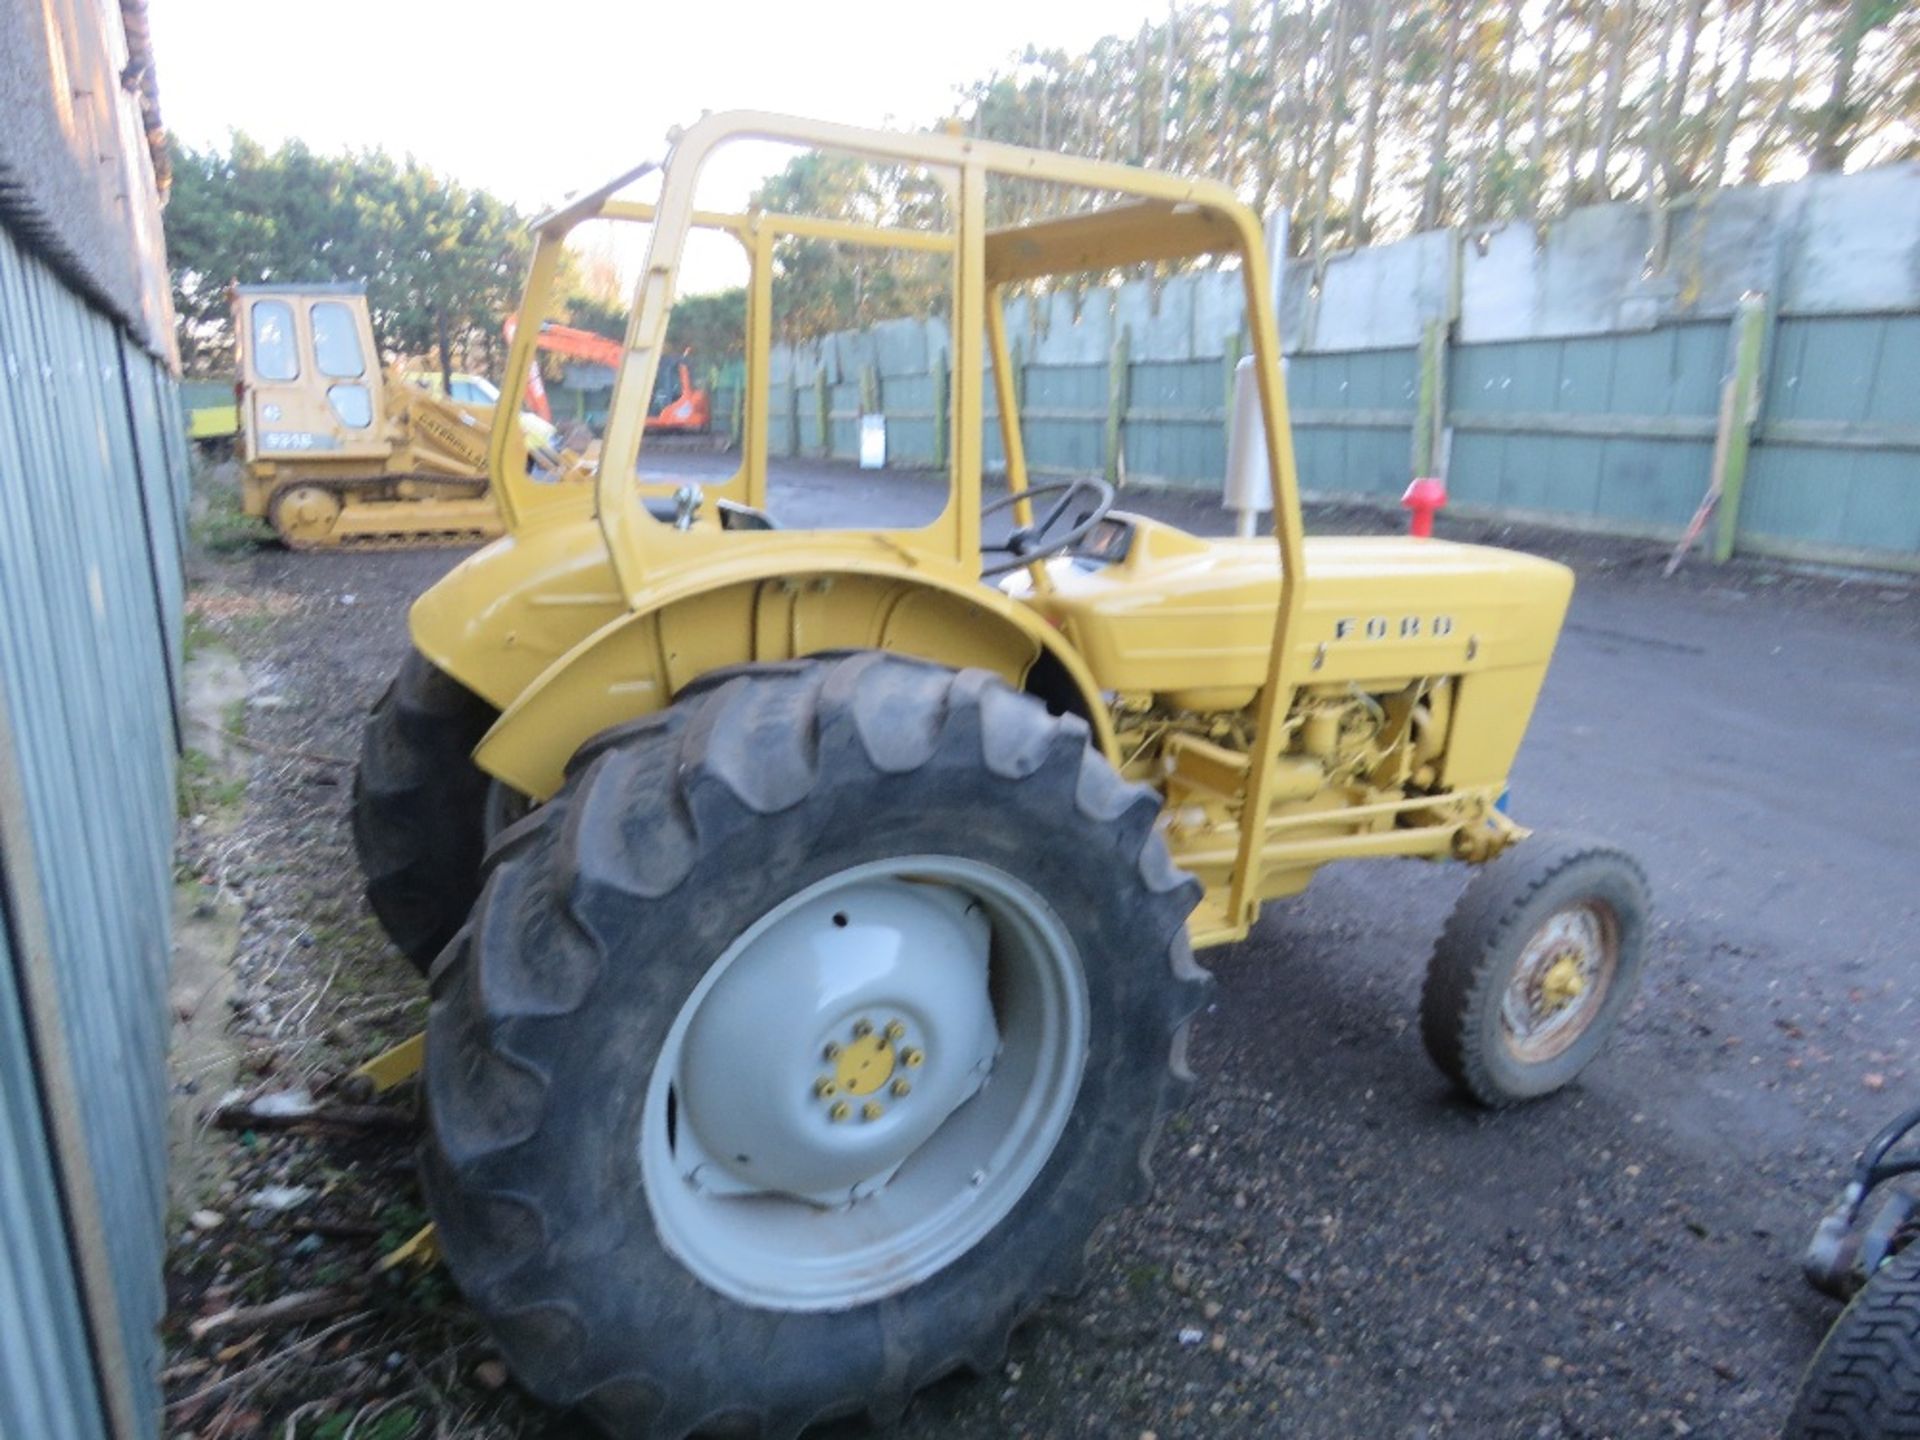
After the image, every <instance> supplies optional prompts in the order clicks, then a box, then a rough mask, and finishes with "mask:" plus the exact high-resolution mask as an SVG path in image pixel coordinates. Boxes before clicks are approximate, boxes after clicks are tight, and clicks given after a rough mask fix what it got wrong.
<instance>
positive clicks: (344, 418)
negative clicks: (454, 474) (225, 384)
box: [233, 284, 389, 462]
mask: <svg viewBox="0 0 1920 1440" xmlns="http://www.w3.org/2000/svg"><path fill="white" fill-rule="evenodd" d="M233 310H234V334H235V336H236V337H237V348H238V352H239V354H238V372H239V396H238V401H239V419H240V436H241V458H242V459H243V460H245V461H248V462H253V461H256V460H274V459H289V458H294V457H300V456H324V457H326V458H328V459H338V460H342V461H346V460H352V459H355V458H359V457H365V458H367V459H369V460H374V459H379V458H382V457H384V456H385V454H386V453H387V450H388V448H389V447H388V440H387V436H386V433H385V427H384V420H385V413H386V407H385V403H384V396H383V393H382V392H383V387H384V383H385V381H384V378H383V376H382V374H381V370H380V362H379V351H378V349H377V348H376V347H375V345H374V339H373V324H372V321H371V320H370V318H369V316H368V312H367V296H366V291H365V290H364V289H363V288H362V287H360V286H358V285H344V284H343V285H237V286H235V287H234V296H233Z"/></svg>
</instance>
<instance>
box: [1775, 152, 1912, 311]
mask: <svg viewBox="0 0 1920 1440" xmlns="http://www.w3.org/2000/svg"><path fill="white" fill-rule="evenodd" d="M1792 188H1793V189H1795V190H1799V191H1803V192H1804V194H1805V214H1804V216H1803V217H1802V220H1801V223H1800V224H1799V226H1798V227H1797V229H1796V232H1795V236H1794V239H1795V244H1794V247H1793V252H1792V261H1791V263H1790V265H1789V266H1788V268H1787V273H1786V277H1785V284H1784V286H1783V287H1782V290H1783V293H1782V294H1781V296H1780V308H1781V309H1782V310H1783V311H1785V312H1786V313H1788V314H1795V315H1834V314H1845V313H1847V312H1850V311H1852V312H1858V311H1874V312H1884V311H1889V310H1913V309H1916V308H1920V161H1909V162H1907V163H1906V164H1902V165H1883V166H1878V167H1876V168H1875V169H1872V170H1863V171H1861V172H1860V173H1858V174H1855V175H1817V176H1815V177H1813V178H1812V179H1810V180H1805V181H1802V182H1801V183H1800V184H1799V185H1796V186H1794V187H1792Z"/></svg>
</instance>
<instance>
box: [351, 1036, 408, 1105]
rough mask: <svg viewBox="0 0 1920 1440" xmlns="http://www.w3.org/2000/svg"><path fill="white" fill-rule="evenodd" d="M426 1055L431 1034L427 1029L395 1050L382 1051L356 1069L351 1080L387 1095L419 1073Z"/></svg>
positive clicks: (403, 1042)
mask: <svg viewBox="0 0 1920 1440" xmlns="http://www.w3.org/2000/svg"><path fill="white" fill-rule="evenodd" d="M426 1055H427V1034H426V1031H424V1030H423V1031H421V1032H420V1033H419V1034H418V1035H410V1036H408V1037H407V1038H406V1039H405V1040H402V1041H401V1042H400V1043H399V1044H398V1045H395V1046H394V1047H393V1048H392V1049H391V1050H383V1051H381V1052H380V1053H379V1054H378V1055H376V1056H374V1057H373V1059H371V1060H369V1061H367V1063H366V1064H364V1065H362V1066H360V1067H359V1068H358V1069H356V1070H355V1071H354V1072H353V1073H352V1074H351V1075H349V1076H348V1077H347V1080H348V1081H349V1083H352V1082H359V1083H360V1084H361V1085H362V1086H367V1087H371V1088H372V1091H373V1093H374V1094H375V1095H383V1094H385V1093H386V1092H387V1091H389V1090H391V1089H393V1088H394V1087H395V1086H398V1085H404V1084H406V1082H407V1081H409V1080H411V1079H413V1077H414V1076H416V1075H418V1074H419V1073H420V1067H421V1065H422V1064H423V1063H424V1062H425V1060H426Z"/></svg>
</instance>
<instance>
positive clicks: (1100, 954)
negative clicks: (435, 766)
mask: <svg viewBox="0 0 1920 1440" xmlns="http://www.w3.org/2000/svg"><path fill="white" fill-rule="evenodd" d="M1158 808H1159V807H1158V801H1157V797H1156V796H1155V795H1154V794H1153V793H1152V792H1151V791H1149V790H1147V789H1146V788H1144V787H1141V786H1135V785H1130V784H1127V783H1126V782H1124V781H1123V780H1121V779H1120V777H1119V776H1118V775H1117V774H1116V773H1115V772H1114V770H1113V769H1112V768H1111V767H1110V766H1109V765H1108V764H1107V762H1106V761H1105V759H1103V758H1102V757H1101V756H1100V755H1099V754H1098V752H1097V751H1095V750H1094V749H1092V747H1091V746H1090V745H1089V744H1088V736H1087V730H1086V727H1085V725H1084V724H1083V723H1082V722H1081V721H1080V720H1078V719H1076V718H1072V717H1056V716H1050V715H1049V714H1048V713H1047V711H1046V709H1045V707H1044V706H1043V705H1041V704H1040V703H1039V702H1038V701H1036V700H1034V699H1033V698H1032V697H1030V696H1026V695H1022V694H1019V693H1018V692H1015V691H1013V690H1011V689H1010V688H1008V687H1007V686H1006V685H1004V684H1003V683H1002V682H1001V681H1000V680H998V679H997V678H995V677H992V676H989V675H987V674H985V673H983V672H979V671H966V672H959V673H956V672H954V671H951V670H947V669H943V668H940V667H937V666H933V665H929V664H926V663H923V662H920V661H915V660H909V659H905V658H902V657H898V656H891V655H881V654H874V653H861V654H856V655H852V656H848V657H841V658H833V659H826V660H814V661H797V662H792V663H787V664H778V665H766V666H753V667H744V668H742V669H739V670H735V671H732V672H729V673H726V674H723V675H720V676H717V677H714V678H711V679H709V680H707V681H703V682H701V683H699V684H698V685H696V686H695V687H693V688H692V689H691V690H690V691H688V692H685V693H683V695H682V696H681V697H680V698H679V700H678V701H677V702H676V703H675V704H674V705H673V706H671V707H670V708H669V709H667V710H666V711H664V712H661V713H659V714H657V715H654V716H651V717H649V718H647V719H645V720H641V721H637V722H634V723H631V724H629V725H626V726H622V727H620V728H617V729H615V730H612V731H609V732H607V733H606V734H604V735H602V736H600V737H598V738H597V739H595V740H594V741H591V742H589V744H588V745H587V746H586V747H584V749H583V750H582V751H581V753H580V754H579V755H578V756H577V757H576V758H575V760H574V762H573V765H572V766H571V768H570V772H569V778H568V779H567V781H566V783H565V785H564V786H563V787H562V789H561V790H560V792H559V793H558V794H557V795H556V796H555V797H554V798H553V799H552V800H551V801H549V802H548V803H547V804H546V805H544V806H543V807H541V808H540V809H539V810H537V811H535V812H534V813H533V814H532V815H530V816H529V817H528V818H526V819H525V820H524V821H522V822H521V823H519V824H518V825H516V826H515V827H514V828H513V829H512V830H510V831H509V832H507V833H506V834H505V835H503V836H502V837H501V839H500V840H499V842H498V843H497V844H496V846H495V848H494V850H493V852H492V854H491V855H490V856H489V858H488V874H487V879H486V884H485V890H484V893H483V895H482V898H481V901H480V904H479V906H478V908H477V909H476V911H475V912H474V915H473V918H472V921H471V923H470V924H469V925H468V927H467V928H466V929H465V930H464V931H463V932H462V933H461V935H460V936H459V938H458V939H457V941H456V942H455V943H454V945H453V946H452V947H451V948H450V949H449V951H448V952H447V955H446V957H445V958H444V959H443V960H442V962H441V963H440V964H439V965H438V966H437V967H436V968H435V971H434V974H433V981H432V984H433V1001H432V1008H431V1011H430V1016H429V1020H428V1029H427V1062H426V1072H425V1087H426V1098H427V1111H428V1116H429V1121H430V1136H429V1139H428V1140H427V1141H426V1143H425V1144H424V1146H423V1148H422V1170H423V1175H424V1179H425V1188H426V1193H427V1197H428V1201H429V1204H430V1206H431V1209H432V1212H433V1216H434V1219H435V1220H436V1221H437V1223H438V1226H439V1231H438V1233H439V1240H440V1244H441V1247H442V1250H443V1253H444V1254H445V1257H446V1260H447V1264H448V1266H449V1268H450V1269H451V1271H452V1274H453V1276H454V1279H455V1280H456V1282H457V1283H458V1284H459V1286H460V1288H461V1289H462V1290H463V1291H464V1292H465V1294H466V1296H467V1298H468V1300H469V1301H470V1302H471V1303H472V1304H473V1306H474V1307H475V1309H476V1310H478V1311H479V1312H480V1313H481V1315H482V1316H483V1317H484V1318H485V1319H486V1321H487V1322H488V1324H489V1326H490V1328H491V1329H492V1331H493V1334H494V1336H495V1338H496V1339H497V1340H498V1341H499V1343H500V1345H501V1347H502V1349H503V1351H504V1352H505V1354H506V1356H507V1359H508V1361H509V1362H510V1364H511V1365H512V1367H513V1370H514V1372H515V1373H516V1375H517V1376H518V1377H519V1378H520V1380H521V1382H522V1383H523V1384H524V1385H525V1386H526V1388H527V1389H529V1390H530V1391H532V1392H533V1393H534V1394H535V1395H536V1396H538V1397H540V1398H541V1399H543V1400H546V1401H548V1402H550V1403H554V1404H558V1405H565V1406H576V1407H579V1409H580V1410H582V1411H583V1412H584V1413H585V1414H587V1415H588V1416H590V1417H592V1419H594V1420H595V1421H596V1422H597V1423H598V1424H599V1425H601V1426H602V1427H604V1428H605V1429H606V1430H607V1431H609V1432H610V1433H612V1434H614V1435H617V1436H621V1437H642V1436H644V1437H669V1440H679V1437H682V1436H686V1435H689V1434H693V1433H702V1434H704V1433H709V1432H718V1433H724V1434H727V1435H733V1436H755V1437H766V1436H780V1437H788V1436H793V1435H795V1434H797V1433H798V1432H799V1431H801V1430H802V1429H804V1428H805V1427H807V1426H809V1425H811V1424H813V1423H815V1422H816V1421H822V1420H827V1419H830V1418H835V1417H840V1416H846V1415H853V1414H859V1413H862V1412H864V1413H865V1414H867V1415H868V1416H869V1417H870V1418H873V1419H876V1420H881V1421H887V1420H891V1419H894V1418H897V1417H898V1416H899V1415H900V1414H902V1413H903V1412H904V1410H905V1408H906V1406H907V1404H908V1402H909V1400H910V1398H911V1396H912V1395H913V1394H914V1393H915V1392H916V1391H918V1390H919V1389H921V1388H922V1387H924V1386H926V1385H928V1384H930V1383H931V1382H933V1381H934V1380H936V1379H938V1378H940V1377H941V1376H942V1375H945V1374H947V1373H949V1372H952V1371H955V1370H961V1369H972V1370H974V1371H976V1372H981V1373H985V1372H988V1371H990V1370H991V1369H992V1368H993V1367H994V1366H996V1365H997V1364H999V1363H1000V1361H1001V1359H1002V1357H1003V1355H1004V1351H1005V1344H1006V1339H1007V1336H1008V1334H1009V1332H1010V1331H1011V1329H1012V1328H1013V1327H1014V1326H1015V1325H1017V1324H1018V1323H1019V1322H1020V1321H1021V1320H1022V1319H1024V1318H1025V1317H1027V1316H1028V1315H1030V1314H1031V1313H1032V1312H1033V1311H1034V1309H1035V1308H1036V1307H1038V1306H1039V1305H1040V1304H1041V1303H1042V1302H1043V1301H1045V1300H1046V1299H1047V1298H1048V1297H1049V1296H1050V1295H1055V1294H1059V1293H1064V1292H1066V1291H1068V1290H1070V1289H1071V1288H1072V1286H1073V1285H1074V1284H1075V1283H1076V1282H1077V1279H1078V1274H1079V1270H1080V1267H1081V1264H1082V1257H1083V1254H1084V1250H1085V1247H1086V1245H1087V1243H1088V1240H1089V1238H1090V1236H1091V1235H1092V1232H1093V1230H1094V1227H1095V1225H1096V1224H1097V1222H1098V1221H1099V1220H1100V1219H1101V1217H1102V1216H1103V1215H1105V1214H1107V1213H1108V1212H1110V1211H1111V1210H1113V1209H1114V1208H1116V1207H1117V1206H1119V1205H1122V1204H1124V1203H1127V1202H1128V1201H1129V1200H1130V1199H1132V1198H1134V1197H1137V1196H1139V1195H1140V1194H1141V1193H1142V1192H1143V1190H1144V1188H1145V1185H1146V1171H1145V1166H1146V1162H1147V1158H1148V1153H1149V1151H1150V1149H1151V1147H1152V1144H1153V1140H1154V1136H1155V1134H1156V1132H1157V1130H1158V1128H1159V1125H1160V1122H1161V1119H1162V1117H1163V1116H1164V1115H1165V1113H1166V1111H1167V1109H1168V1108H1169V1106H1171V1105H1172V1104H1173V1103H1174V1102H1175V1101H1176V1099H1177V1098H1178V1095H1179V1093H1180V1091H1181V1088H1182V1084H1183V1082H1184V1080H1185V1078H1186V1077H1185V1071H1184V1066H1183V1063H1182V1057H1183V1052H1184V1047H1185V1032H1186V1026H1187V1022H1188V1020H1189V1018H1190V1017H1191V1016H1192V1015H1193V1014H1194V1012H1195V1011H1196V1010H1197V1009H1198V1008H1199V1007H1200V1005H1201V1003H1202V1000H1203V999H1204V996H1205V993H1206V987H1207V980H1206V976H1205V972H1204V971H1202V970H1200V969H1199V968H1198V967H1197V966H1196V965H1195V964H1194V962H1193V959H1192V956H1191V953H1190V951H1189V949H1188V946H1187V939H1186V930H1185V920H1186V916H1187V914H1188V912H1189V911H1190V910H1191V908H1192V906H1193V904H1194V903H1195V900H1196V899H1197V897H1198V887H1197V885H1195V883H1194V882H1193V881H1192V880H1190V879H1189V878H1187V877H1185V876H1183V875H1182V874H1181V873H1180V872H1179V871H1178V870H1176V869H1175V868H1174V866H1173V864H1172V862H1171V860H1170V859H1169V858H1168V855H1167V851H1166V848H1165V846H1164V844H1163V843H1162V841H1161V840H1160V838H1159V836H1158V835H1157V833H1156V832H1155V830H1154V820H1155V818H1156V815H1157V813H1158Z"/></svg>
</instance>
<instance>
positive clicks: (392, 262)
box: [166, 135, 530, 373]
mask: <svg viewBox="0 0 1920 1440" xmlns="http://www.w3.org/2000/svg"><path fill="white" fill-rule="evenodd" d="M173 166H174V176H175V180H174V189H173V196H172V199H171V201H170V202H169V204H168V206H167V212H166V226H167V247H168V252H169V255H170V258H171V261H172V265H173V295H174V307H175V309H176V310H177V312H178V314H179V317H180V325H181V352H182V356H183V358H184V359H185V361H186V362H187V364H188V366H189V368H190V369H191V370H193V371H195V372H196V373H208V372H211V371H214V370H217V369H220V368H230V367H231V365H232V355H233V336H232V333H231V325H230V320H229V308H230V302H229V299H228V295H227V286H228V285H229V284H230V283H232V282H236V281H237V282H239V283H242V284H267V283H279V284H291V283H312V282H325V281H347V282H359V283H361V284H363V285H365V286H366V290H367V304H368V308H369V310H370V311H371V312H372V315H373V323H374V330H375V333H376V334H377V335H378V336H379V337H380V340H381V343H382V345H383V346H384V347H385V348H386V349H387V350H388V351H390V352H392V353H395V354H402V355H425V354H432V355H434V356H435V357H436V359H437V361H438V363H439V364H440V365H441V366H442V367H443V368H446V369H452V368H454V367H456V366H463V365H468V364H472V365H474V366H476V367H477V368H490V365H491V362H492V361H494V360H495V359H496V358H497V355H498V351H499V341H498V336H499V326H500V319H501V316H503V315H504V314H505V313H506V312H507V311H508V310H509V309H510V308H511V307H512V305H513V304H514V302H515V301H516V300H517V299H518V296H519V291H520V286H521V283H522V281H523V279H524V278H525V273H526V264H527V257H528V253H529V248H530V241H529V239H528V236H527V234H526V230H525V227H524V224H523V222H522V219H521V217H520V215H519V213H518V212H517V211H515V210H514V208H513V207H512V206H511V205H508V204H507V203H506V202H504V201H502V200H500V199H498V198H496V197H495V196H492V195H489V194H487V193H486V192H485V191H480V190H470V189H468V188H466V187H465V186H462V185H459V184H457V183H455V182H454V181H451V180H448V179H446V178H444V177H442V176H439V175H436V174H435V173H434V172H433V171H431V170H429V169H428V168H427V167H425V166H424V165H421V164H420V163H419V162H418V161H416V160H414V159H412V158H411V157H408V158H407V159H405V160H396V159H394V158H393V157H392V156H390V155H388V154H387V153H386V152H385V151H381V150H375V151H370V152H367V153H364V154H358V155H355V154H342V155H317V154H315V153H314V152H313V151H311V150H309V149H308V148H307V147H306V146H305V145H303V144H301V143H300V142H299V141H297V140H295V141H289V142H287V143H286V144H284V145H282V146H281V147H280V148H279V149H277V150H271V151H269V150H267V149H266V148H264V147H263V146H261V145H260V144H259V143H258V142H257V141H254V140H252V139H250V138H249V137H247V136H246V135H235V136H234V137H233V139H232V142H231V144H230V145H229V146H228V148H227V149H226V150H225V151H221V150H219V149H215V148H209V149H206V150H196V149H193V148H191V147H188V146H183V145H180V144H179V143H178V142H175V143H174V146H173Z"/></svg>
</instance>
